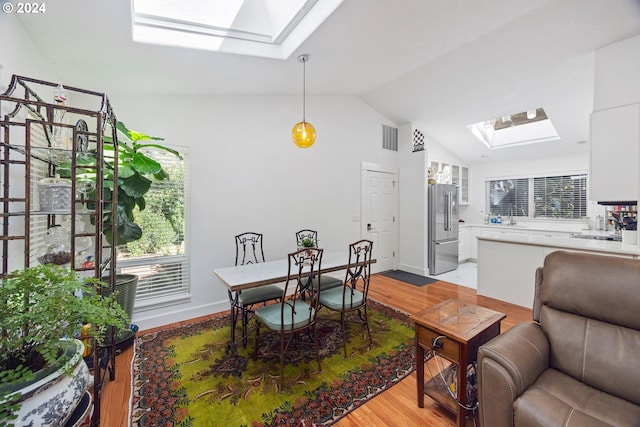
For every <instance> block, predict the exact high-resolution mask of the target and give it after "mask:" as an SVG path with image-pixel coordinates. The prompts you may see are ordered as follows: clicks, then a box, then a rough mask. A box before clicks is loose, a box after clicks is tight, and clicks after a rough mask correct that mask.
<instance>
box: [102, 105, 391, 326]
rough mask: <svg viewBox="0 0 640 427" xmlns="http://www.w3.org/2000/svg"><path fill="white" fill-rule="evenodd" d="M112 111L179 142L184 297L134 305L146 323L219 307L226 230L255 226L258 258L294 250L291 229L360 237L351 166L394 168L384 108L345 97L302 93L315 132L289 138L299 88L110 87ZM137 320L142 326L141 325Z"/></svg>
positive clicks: (336, 241) (331, 242)
mask: <svg viewBox="0 0 640 427" xmlns="http://www.w3.org/2000/svg"><path fill="white" fill-rule="evenodd" d="M110 100H111V102H112V105H113V107H114V110H115V111H116V114H117V117H118V119H119V120H121V121H124V122H125V123H126V124H127V126H129V127H130V128H132V129H136V130H140V131H144V132H147V133H149V134H152V135H157V136H162V137H165V138H166V141H165V143H166V144H167V145H178V146H185V147H188V151H189V186H190V194H189V198H190V206H189V209H190V212H189V225H190V231H191V232H190V243H191V247H190V260H191V264H190V269H191V291H192V298H191V302H190V303H188V304H183V305H179V306H174V307H169V308H163V309H161V310H155V311H145V312H136V314H135V315H134V321H136V322H137V323H138V325H139V326H141V325H143V326H144V327H150V326H153V325H156V324H164V323H167V322H169V321H172V322H173V321H177V320H181V319H186V318H192V317H195V316H199V315H203V314H209V313H212V312H216V311H221V310H228V309H229V301H228V297H227V292H226V289H225V288H224V286H223V285H222V283H220V282H219V281H218V280H217V279H216V278H215V277H214V275H213V270H214V269H215V268H216V267H223V266H229V265H232V264H233V263H234V256H235V246H234V235H236V234H239V233H241V232H245V231H257V232H261V233H263V234H264V246H265V256H266V258H267V259H276V258H283V257H284V256H286V254H287V253H288V252H291V251H292V250H294V249H295V237H294V233H295V231H297V230H299V229H302V228H311V229H315V230H318V238H319V241H320V245H321V246H322V247H323V248H325V249H326V250H328V251H335V250H345V252H346V247H347V245H348V243H350V242H353V241H355V240H357V239H359V238H360V237H361V234H360V233H361V228H360V222H359V221H354V218H359V217H360V168H361V162H363V161H365V162H370V163H376V164H381V165H386V166H388V167H390V168H394V169H395V168H397V153H396V152H392V151H388V150H383V149H382V124H383V123H384V124H390V123H389V122H388V121H387V120H386V119H385V118H384V117H382V116H381V115H379V114H378V113H377V112H375V111H374V110H372V109H371V108H370V107H369V106H367V105H366V104H365V103H364V102H362V101H361V100H359V99H358V98H355V97H349V96H335V97H307V120H309V121H310V122H311V123H312V124H313V125H314V126H315V128H316V131H317V140H316V143H315V145H313V146H312V147H311V148H309V149H300V148H297V147H296V146H295V145H294V144H293V142H292V141H291V136H290V132H291V128H292V127H293V124H294V123H295V122H296V121H298V120H299V119H300V116H301V111H300V98H299V97H277V96H264V97H260V96H143V97H140V96H136V97H133V96H129V95H123V94H115V95H110ZM141 327H142V326H141Z"/></svg>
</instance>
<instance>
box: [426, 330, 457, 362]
mask: <svg viewBox="0 0 640 427" xmlns="http://www.w3.org/2000/svg"><path fill="white" fill-rule="evenodd" d="M439 336H441V334H439V333H437V332H435V331H432V330H431V329H428V328H425V327H424V326H420V325H416V339H417V340H418V343H420V344H421V345H422V346H423V347H424V348H426V349H428V350H431V348H432V343H433V340H434V339H436V338H437V337H439ZM438 342H439V343H442V346H441V347H440V348H437V349H436V352H437V353H438V354H439V355H440V356H444V357H445V358H446V359H448V360H450V361H452V362H459V361H460V351H459V346H460V344H459V343H457V342H456V341H454V340H452V339H449V338H447V337H444V338H440V339H439V340H438Z"/></svg>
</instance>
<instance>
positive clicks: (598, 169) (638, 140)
mask: <svg viewBox="0 0 640 427" xmlns="http://www.w3.org/2000/svg"><path fill="white" fill-rule="evenodd" d="M639 146H640V104H631V105H626V106H624V107H616V108H609V109H607V110H600V111H594V112H593V114H591V157H590V170H589V190H590V191H589V200H592V201H596V202H597V201H633V200H638V188H639V187H638V184H639V178H640V175H639V174H638V162H639V161H640V148H639Z"/></svg>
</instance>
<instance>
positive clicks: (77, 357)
mask: <svg viewBox="0 0 640 427" xmlns="http://www.w3.org/2000/svg"><path fill="white" fill-rule="evenodd" d="M98 286H104V284H103V283H101V282H100V281H99V280H97V279H82V278H80V277H79V276H78V274H77V273H76V272H75V271H73V270H69V269H67V268H64V267H60V266H56V265H54V264H45V265H39V266H37V267H31V268H26V269H23V270H18V271H15V272H13V273H11V274H10V275H9V276H7V277H6V278H4V279H2V281H1V282H0V426H6V425H12V424H13V423H15V424H17V425H38V426H58V425H64V424H65V422H66V420H67V419H68V418H69V417H70V416H71V414H72V412H73V410H74V409H75V407H76V406H77V405H78V403H79V402H80V400H81V399H82V397H83V396H84V393H85V391H86V390H87V388H88V386H89V381H90V377H89V371H88V368H87V365H86V363H85V362H84V359H83V358H82V355H83V344H82V342H81V341H79V340H77V339H75V338H74V337H75V336H76V335H78V334H79V332H80V330H81V329H82V327H83V325H87V324H89V325H91V331H93V332H92V334H93V337H94V339H95V340H96V342H97V343H98V344H100V342H101V341H102V339H103V338H102V337H103V336H104V335H105V332H106V330H107V328H110V327H115V328H117V329H118V330H122V329H126V327H127V326H128V325H129V319H128V316H127V314H126V313H125V312H124V310H123V309H122V307H121V306H120V304H118V303H117V302H116V300H115V295H109V296H104V295H101V294H100V292H98V291H97V287H98ZM85 329H86V327H85ZM36 409H37V410H36Z"/></svg>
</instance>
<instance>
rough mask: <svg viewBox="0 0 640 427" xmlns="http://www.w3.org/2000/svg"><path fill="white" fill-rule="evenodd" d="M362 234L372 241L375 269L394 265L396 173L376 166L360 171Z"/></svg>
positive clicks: (393, 266) (382, 269) (386, 268)
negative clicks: (361, 183) (374, 168)
mask: <svg viewBox="0 0 640 427" xmlns="http://www.w3.org/2000/svg"><path fill="white" fill-rule="evenodd" d="M363 178H364V179H363V184H364V185H363V187H364V188H363V196H364V197H363V199H364V200H363V218H362V221H363V226H364V228H365V231H364V235H365V236H366V238H367V239H369V240H372V241H373V256H374V258H375V259H376V260H377V262H376V263H375V264H373V266H372V268H371V270H372V271H375V272H379V271H385V270H392V269H394V268H395V265H396V262H395V258H396V256H395V254H396V246H397V243H396V242H397V227H396V217H397V212H396V211H397V200H398V198H397V191H398V189H397V186H396V183H397V181H398V179H397V174H396V173H393V172H383V171H377V170H369V169H367V170H364V171H363Z"/></svg>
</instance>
